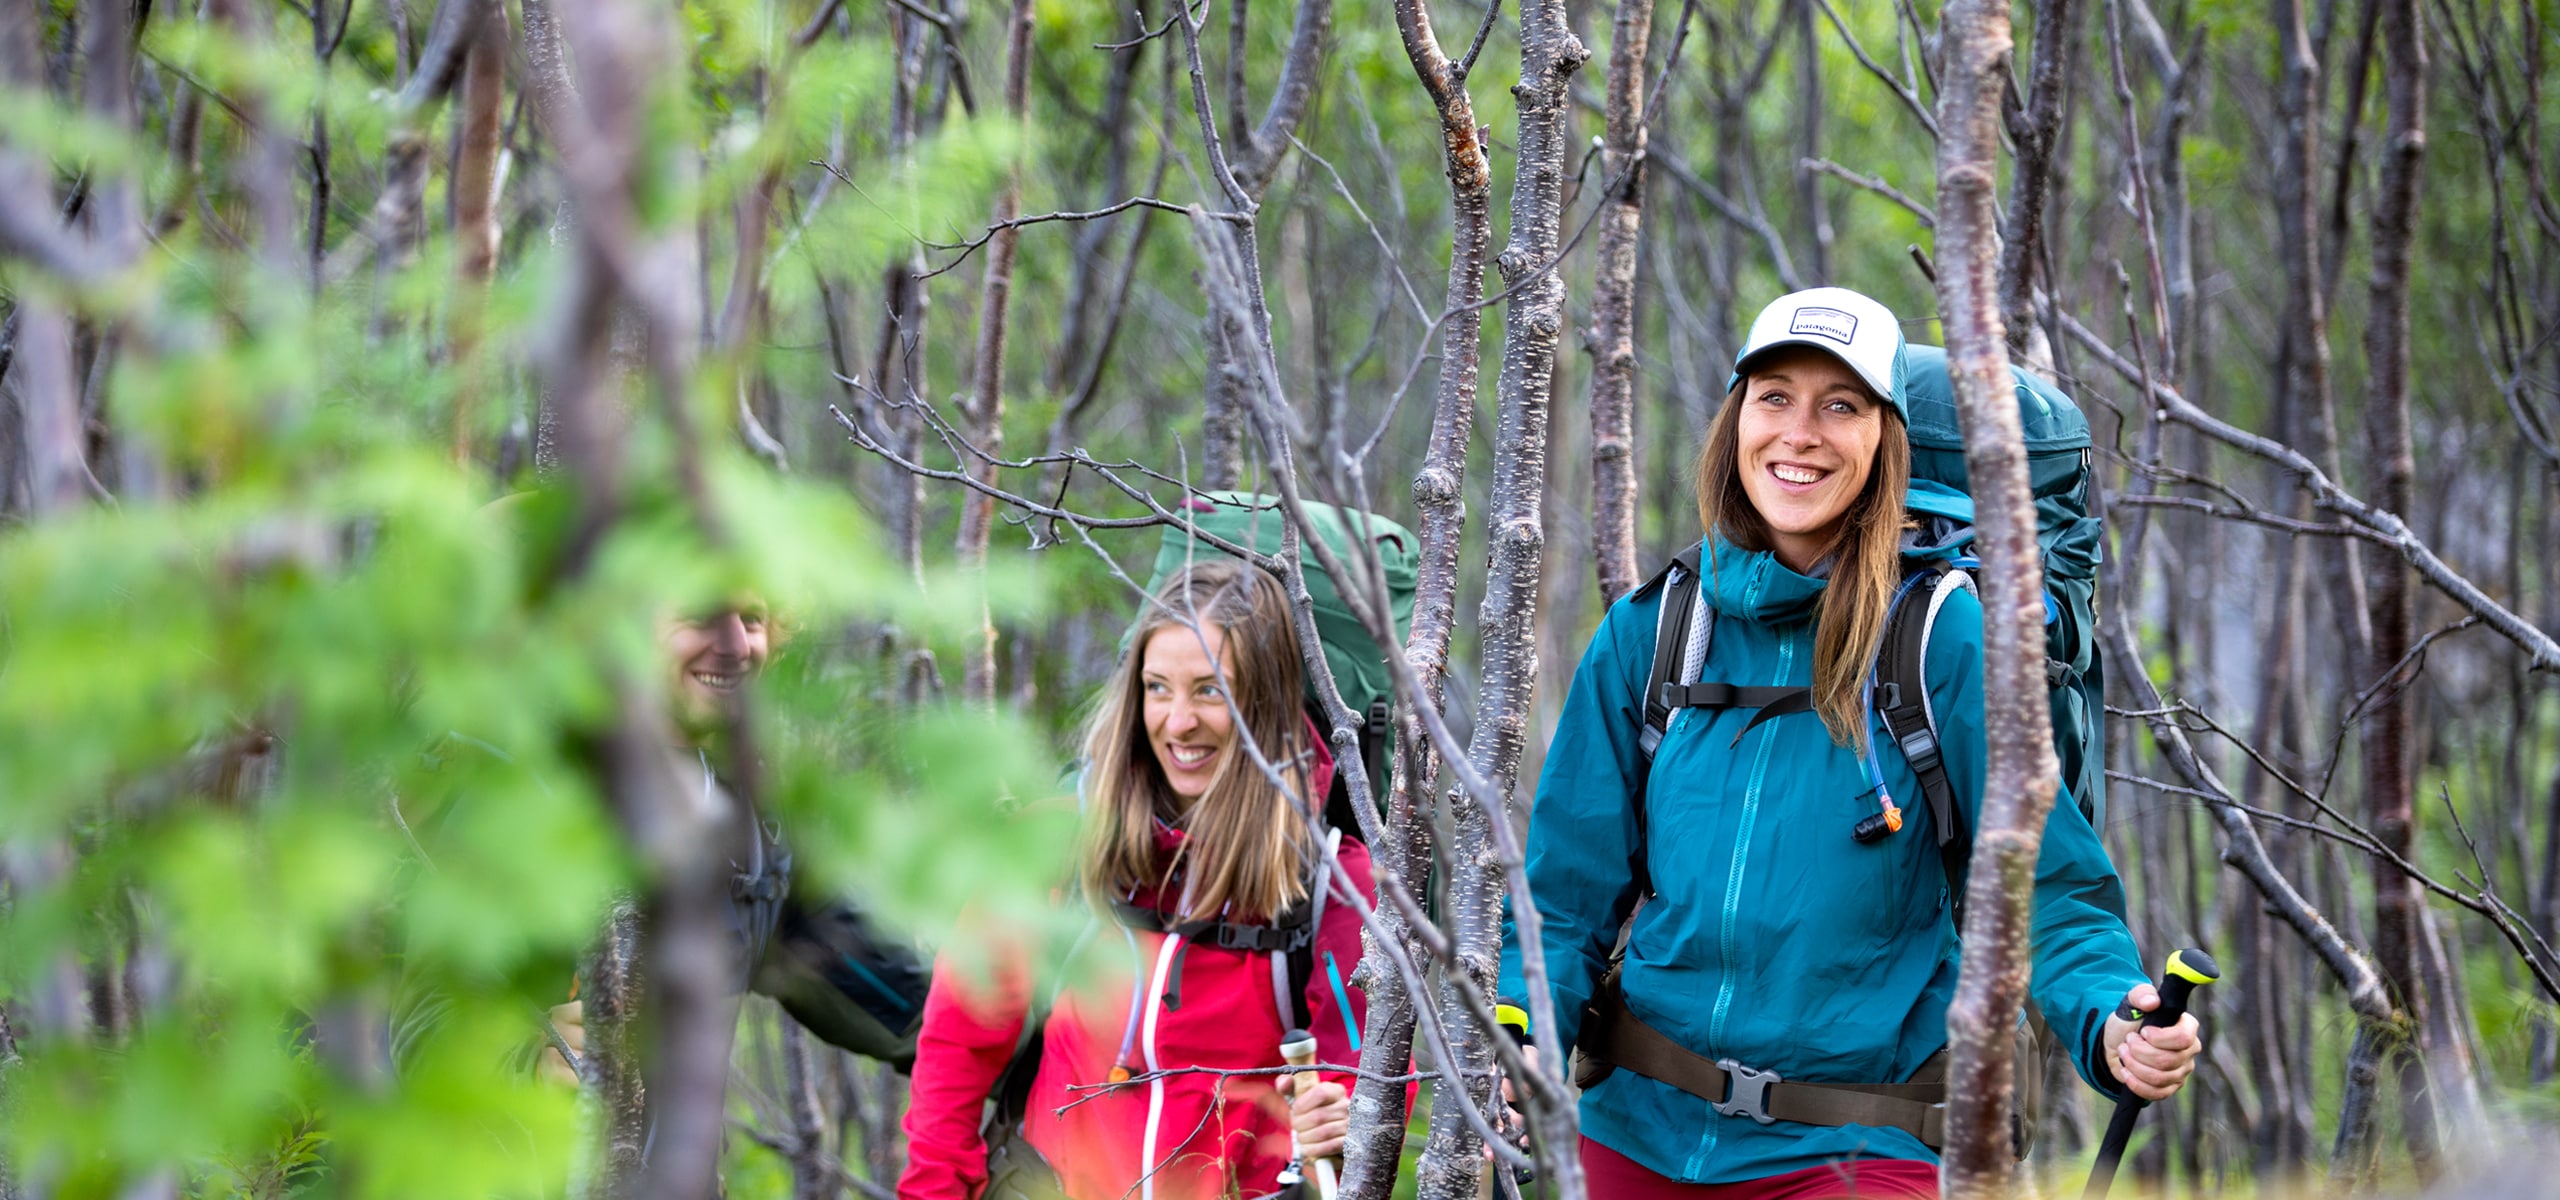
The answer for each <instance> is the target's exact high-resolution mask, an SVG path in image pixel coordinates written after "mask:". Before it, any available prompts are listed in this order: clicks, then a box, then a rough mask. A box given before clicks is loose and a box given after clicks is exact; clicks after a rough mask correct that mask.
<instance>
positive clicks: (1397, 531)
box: [1120, 492, 1422, 712]
mask: <svg viewBox="0 0 2560 1200" xmlns="http://www.w3.org/2000/svg"><path fill="white" fill-rule="evenodd" d="M1184 507H1185V509H1186V511H1187V512H1188V515H1189V516H1190V517H1191V518H1192V525H1193V526H1194V527H1196V528H1198V529H1199V530H1200V531H1201V532H1202V533H1206V534H1210V535H1213V536H1216V537H1219V538H1223V539H1225V540H1227V541H1229V542H1232V543H1235V544H1236V545H1239V546H1243V547H1245V548H1247V549H1249V550H1253V551H1256V552H1258V553H1262V554H1277V553H1279V551H1280V536H1281V532H1282V528H1283V526H1284V525H1285V523H1286V522H1287V521H1288V519H1289V518H1288V513H1287V512H1286V510H1285V509H1284V508H1283V507H1282V505H1281V501H1280V498H1279V497H1277V496H1264V495H1256V494H1253V493H1249V492H1213V493H1210V494H1209V495H1208V496H1207V497H1205V498H1202V497H1193V498H1192V499H1191V500H1189V501H1187V502H1186V503H1185V505H1184ZM1306 507H1307V516H1308V518H1309V520H1310V521H1311V522H1312V523H1313V524H1314V526H1315V529H1316V532H1317V534H1318V535H1319V536H1321V537H1323V539H1324V541H1325V544H1326V545H1327V546H1328V547H1330V548H1331V549H1332V551H1333V553H1334V555H1335V557H1336V558H1338V559H1340V560H1341V561H1342V563H1343V565H1344V566H1345V567H1346V568H1348V569H1349V570H1352V571H1355V572H1357V571H1359V570H1361V567H1360V566H1359V565H1358V556H1360V555H1361V549H1360V548H1361V543H1362V542H1363V541H1364V540H1365V541H1366V542H1367V544H1368V546H1369V549H1370V550H1371V551H1372V552H1374V553H1375V555H1376V557H1377V560H1378V564H1379V566H1380V567H1381V568H1382V570H1383V573H1384V575H1385V577H1386V585H1387V599H1388V610H1389V614H1390V615H1391V616H1392V617H1393V618H1394V620H1395V628H1396V637H1397V638H1398V639H1399V640H1401V639H1402V638H1404V636H1405V635H1406V634H1407V633H1408V632H1409V631H1410V630H1411V629H1412V628H1413V589H1414V584H1415V580H1416V576H1417V575H1419V573H1420V571H1421V565H1422V539H1420V538H1418V537H1415V536H1414V535H1413V531H1412V530H1409V529H1406V528H1405V527H1404V526H1402V525H1399V524H1397V523H1396V522H1394V521H1391V520H1388V519H1387V518H1385V517H1381V516H1378V515H1376V514H1374V513H1367V512H1361V511H1358V510H1356V509H1344V508H1336V507H1334V506H1333V505H1330V504H1318V503H1316V502H1314V501H1312V500H1310V501H1308V502H1307V506H1306ZM1224 553H1225V551H1222V550H1219V549H1218V548H1216V547H1215V546H1213V545H1210V544H1209V543H1207V542H1202V541H1198V540H1197V539H1195V538H1193V537H1192V535H1191V529H1189V528H1185V527H1183V526H1180V525H1168V526H1166V527H1165V530H1164V537H1163V540H1162V542H1161V543H1159V545H1158V547H1157V549H1156V563H1155V570H1154V572H1153V573H1152V574H1151V575H1150V576H1149V577H1148V579H1147V590H1148V592H1150V593H1153V592H1156V591H1158V590H1161V589H1162V588H1163V587H1164V585H1165V582H1166V581H1167V580H1169V579H1171V578H1172V577H1173V575H1174V573H1175V572H1177V571H1180V570H1181V569H1182V567H1183V565H1184V564H1185V563H1188V562H1191V561H1194V560H1196V559H1198V558H1201V557H1205V556H1209V555H1217V554H1224ZM1298 561H1299V565H1300V567H1301V569H1302V570H1303V572H1304V573H1305V575H1306V581H1307V596H1308V598H1309V599H1310V600H1312V601H1313V602H1314V605H1313V607H1314V609H1315V618H1316V635H1317V637H1318V638H1319V639H1321V640H1322V641H1323V642H1324V656H1325V661H1326V662H1327V663H1329V664H1330V665H1331V666H1332V667H1333V681H1334V686H1335V687H1336V688H1338V689H1339V690H1340V691H1341V692H1342V699H1343V702H1344V703H1345V704H1348V705H1350V706H1351V708H1352V710H1353V711H1355V712H1366V711H1367V710H1368V709H1369V707H1370V706H1371V705H1372V704H1374V703H1376V702H1378V701H1381V700H1385V701H1392V700H1393V699H1394V696H1395V682H1394V676H1393V675H1392V674H1391V673H1390V671H1389V668H1388V666H1387V652H1386V650H1385V649H1384V648H1383V647H1381V646H1379V645H1378V643H1377V642H1376V641H1375V640H1374V639H1372V638H1371V637H1370V636H1369V631H1368V629H1367V628H1366V627H1364V626H1362V625H1361V624H1360V618H1359V617H1358V616H1357V615H1355V614H1354V613H1353V612H1352V610H1351V605H1350V603H1349V602H1348V601H1346V600H1344V599H1343V596H1342V590H1341V589H1340V588H1338V587H1336V586H1335V585H1334V581H1333V577H1332V576H1331V575H1329V574H1327V573H1326V572H1325V569H1324V560H1322V559H1320V558H1318V557H1316V552H1315V548H1314V547H1313V546H1309V545H1305V544H1303V542H1302V543H1301V545H1300V546H1299V548H1298ZM1356 585H1357V581H1355V586H1356ZM1136 628H1137V626H1136V623H1135V621H1132V622H1131V625H1130V629H1131V630H1132V631H1134V630H1135V629H1136ZM1120 649H1121V652H1122V653H1127V652H1128V649H1129V635H1128V634H1126V633H1123V634H1122V635H1121V637H1120ZM1307 686H1308V695H1309V697H1310V698H1312V697H1313V695H1314V687H1315V682H1314V680H1313V679H1312V678H1310V679H1309V680H1308V685H1307Z"/></svg>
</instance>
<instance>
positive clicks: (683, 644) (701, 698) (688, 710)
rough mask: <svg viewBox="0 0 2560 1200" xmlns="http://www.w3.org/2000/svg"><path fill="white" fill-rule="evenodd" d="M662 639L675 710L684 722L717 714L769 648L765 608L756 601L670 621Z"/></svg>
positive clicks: (769, 652) (756, 668) (700, 720)
mask: <svg viewBox="0 0 2560 1200" xmlns="http://www.w3.org/2000/svg"><path fill="white" fill-rule="evenodd" d="M665 640H666V647H667V660H668V662H669V663H670V664H671V665H672V666H673V667H674V669H675V673H676V678H675V693H674V695H675V704H676V710H677V715H678V717H679V718H680V719H681V720H682V721H683V722H684V723H685V724H686V725H688V726H694V725H701V724H705V723H708V722H709V721H710V720H711V719H712V718H714V717H716V716H718V715H719V714H720V713H721V711H722V710H723V709H725V708H726V707H727V706H728V705H729V704H730V703H731V702H732V701H733V699H734V698H735V697H736V696H737V694H738V689H739V688H742V687H745V686H746V683H747V680H748V679H749V678H751V677H753V676H754V675H755V673H756V672H757V671H760V670H763V669H764V664H765V659H766V658H768V657H770V656H771V655H772V653H773V640H772V636H771V633H770V632H769V630H768V629H767V627H766V622H765V614H764V610H763V609H762V608H759V607H755V606H744V607H740V608H734V609H728V610H725V611H722V612H719V613H715V614H712V615H711V616H707V617H700V618H696V619H694V620H688V621H676V622H673V623H671V624H670V625H668V627H667V633H666V639H665Z"/></svg>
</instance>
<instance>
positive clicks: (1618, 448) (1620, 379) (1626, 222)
mask: <svg viewBox="0 0 2560 1200" xmlns="http://www.w3.org/2000/svg"><path fill="white" fill-rule="evenodd" d="M1681 15H1682V17H1683V18H1684V19H1685V18H1686V17H1687V15H1688V10H1687V9H1686V8H1685V7H1684V8H1683V9H1682V11H1681ZM1806 28H1807V29H1808V30H1809V29H1811V28H1812V26H1811V25H1810V24H1808V25H1807V26H1806ZM1652 31H1653V0H1618V10H1617V16H1616V17H1615V18H1614V19H1612V21H1611V22H1610V26H1609V70H1608V77H1607V80H1606V89H1607V94H1608V102H1607V109H1606V111H1607V121H1606V133H1605V134H1604V135H1603V137H1602V140H1601V153H1600V173H1601V175H1602V176H1603V177H1604V178H1607V179H1609V180H1611V181H1612V184H1613V186H1612V187H1611V188H1610V190H1609V192H1608V193H1607V194H1606V195H1603V196H1602V197H1601V198H1600V206H1601V217H1600V244H1599V251H1600V261H1599V268H1598V278H1596V279H1595V280H1594V281H1593V283H1592V296H1591V356H1592V365H1591V540H1592V565H1593V568H1594V570H1596V571H1597V573H1598V575H1599V580H1600V602H1601V604H1603V605H1604V606H1605V605H1610V604H1615V603H1617V602H1618V597H1620V596H1623V595H1626V594H1627V593H1628V592H1631V591H1634V590H1635V586H1636V583H1637V582H1638V580H1639V578H1640V572H1639V568H1638V566H1637V563H1636V454H1635V389H1636V347H1635V315H1636V247H1637V246H1638V245H1639V244H1640V243H1641V242H1642V239H1643V235H1644V179H1645V172H1644V156H1645V141H1646V138H1645V124H1644V112H1643V110H1642V108H1641V107H1640V106H1641V104H1642V101H1643V98H1644V97H1643V91H1644V60H1645V43H1646V41H1647V39H1648V38H1650V37H1651V36H1652ZM1808 50H1810V47H1808Z"/></svg>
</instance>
